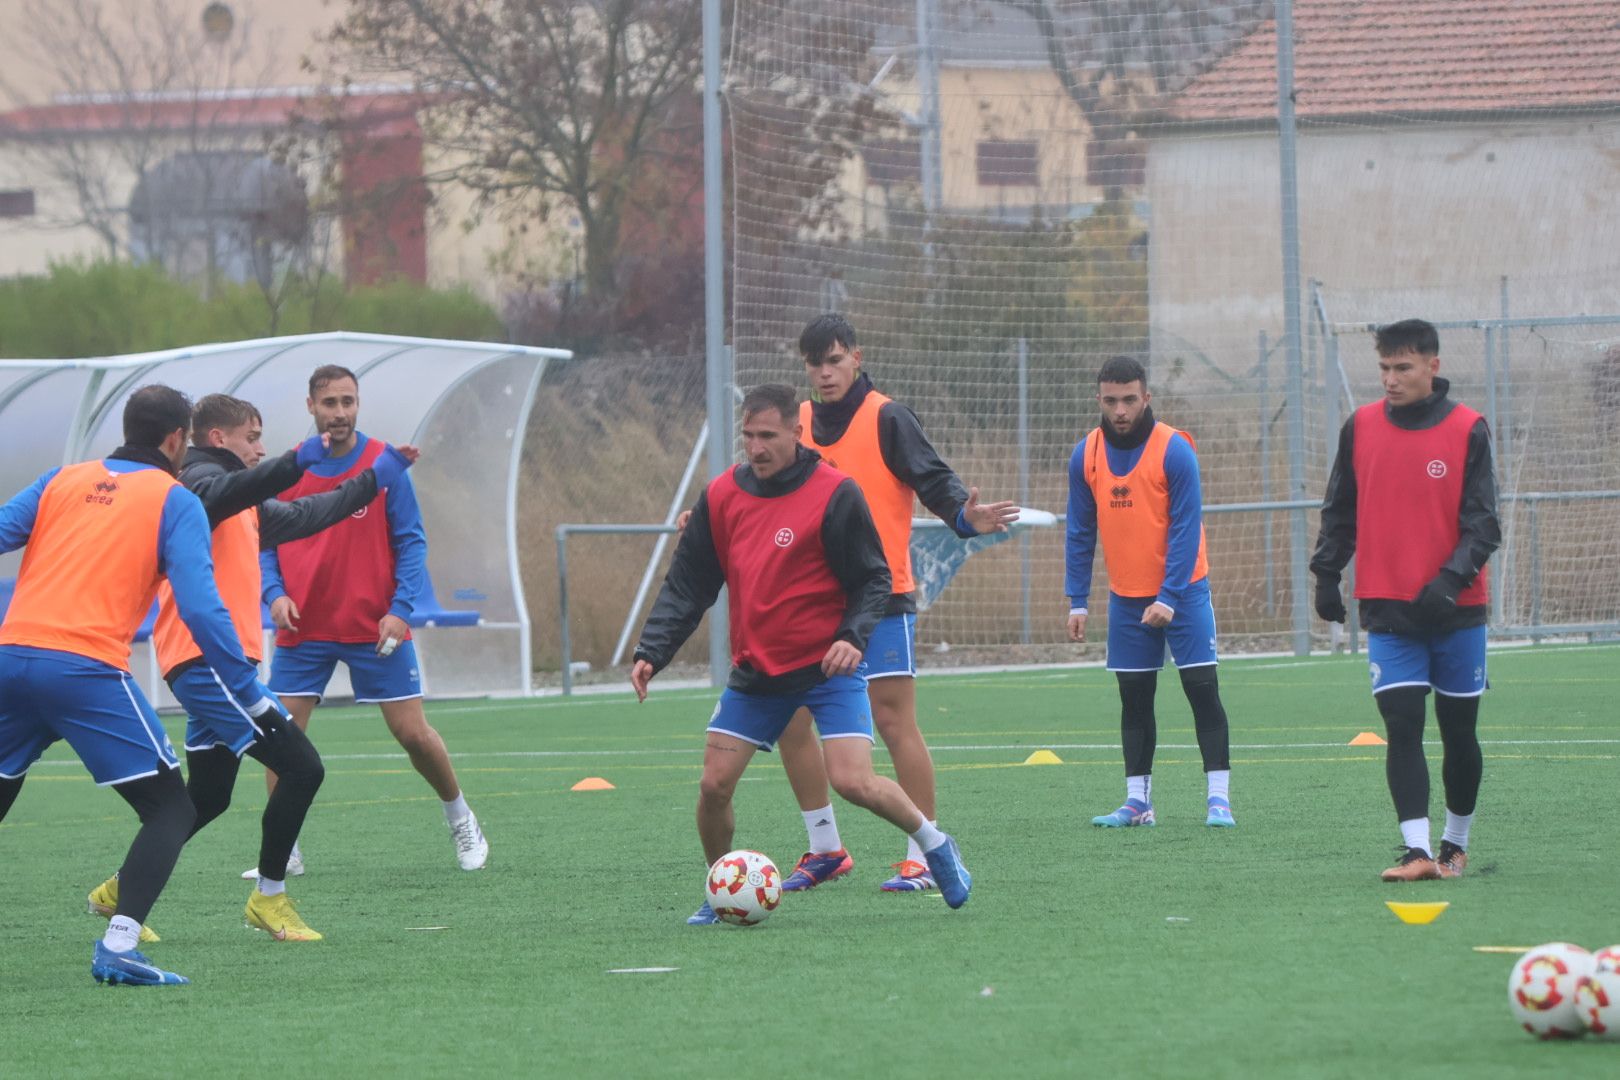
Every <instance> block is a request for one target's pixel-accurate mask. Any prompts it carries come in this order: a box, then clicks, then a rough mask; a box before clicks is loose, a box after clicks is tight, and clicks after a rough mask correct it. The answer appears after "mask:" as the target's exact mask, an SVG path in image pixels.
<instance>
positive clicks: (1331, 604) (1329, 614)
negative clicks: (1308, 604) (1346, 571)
mask: <svg viewBox="0 0 1620 1080" xmlns="http://www.w3.org/2000/svg"><path fill="white" fill-rule="evenodd" d="M1316 613H1317V614H1318V615H1320V616H1321V617H1322V618H1323V619H1325V620H1326V621H1328V622H1336V623H1342V622H1344V619H1345V610H1344V601H1343V600H1341V599H1339V582H1338V579H1336V578H1327V577H1322V576H1320V575H1318V576H1317V578H1316Z"/></svg>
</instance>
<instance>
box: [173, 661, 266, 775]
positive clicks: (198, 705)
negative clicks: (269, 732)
mask: <svg viewBox="0 0 1620 1080" xmlns="http://www.w3.org/2000/svg"><path fill="white" fill-rule="evenodd" d="M169 690H170V691H171V692H172V693H173V694H174V697H175V700H176V701H178V702H180V704H181V706H182V707H184V708H185V710H186V749H187V750H212V749H214V748H215V747H216V746H223V747H225V748H226V749H228V750H230V752H231V753H233V754H235V755H236V756H237V757H241V756H242V754H243V753H244V752H245V751H246V750H247V748H248V747H250V746H252V745H253V742H254V740H255V739H257V738H258V737H259V728H258V726H257V725H256V724H254V722H253V719H252V717H250V716H248V714H247V713H245V712H243V711H242V708H241V706H239V705H238V704H237V703H236V702H235V701H233V700H232V699H231V696H230V695H229V694H228V693H226V692H225V687H224V686H223V685H221V684H220V681H219V677H218V676H217V675H215V674H214V669H213V668H211V667H209V666H208V665H207V664H193V665H191V666H190V667H188V668H186V670H184V671H182V672H181V673H180V674H179V675H176V676H175V678H174V681H173V682H171V683H169Z"/></svg>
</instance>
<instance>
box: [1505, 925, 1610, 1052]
mask: <svg viewBox="0 0 1620 1080" xmlns="http://www.w3.org/2000/svg"><path fill="white" fill-rule="evenodd" d="M1591 973H1592V954H1591V953H1589V952H1587V951H1586V950H1585V949H1583V948H1581V947H1580V946H1579V945H1571V944H1569V943H1568V942H1565V941H1555V942H1552V943H1551V944H1548V945H1538V946H1536V947H1535V948H1534V949H1531V950H1530V951H1529V952H1527V953H1525V954H1524V955H1523V956H1521V957H1519V962H1518V963H1517V964H1514V965H1513V974H1512V975H1510V976H1508V1008H1509V1009H1510V1010H1512V1012H1513V1019H1515V1020H1517V1021H1518V1022H1519V1024H1520V1025H1521V1026H1522V1027H1523V1028H1524V1030H1526V1031H1528V1032H1529V1033H1530V1034H1532V1035H1534V1036H1536V1037H1537V1038H1538V1039H1575V1038H1579V1037H1580V1034H1581V1031H1582V1030H1583V1029H1582V1027H1581V1019H1580V1014H1579V1013H1577V1012H1576V1009H1575V986H1576V984H1577V983H1579V982H1580V981H1581V980H1582V979H1583V978H1585V977H1586V976H1588V975H1590V974H1591Z"/></svg>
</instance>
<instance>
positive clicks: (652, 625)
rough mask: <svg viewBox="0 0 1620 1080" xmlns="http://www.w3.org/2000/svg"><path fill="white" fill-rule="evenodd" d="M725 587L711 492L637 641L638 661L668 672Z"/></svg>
mask: <svg viewBox="0 0 1620 1080" xmlns="http://www.w3.org/2000/svg"><path fill="white" fill-rule="evenodd" d="M725 583H726V576H725V572H724V571H723V570H721V569H720V557H719V556H718V555H717V554H715V550H714V534H713V532H712V531H711V530H710V528H709V494H708V492H706V491H705V492H704V493H703V494H702V495H700V496H699V497H698V501H697V505H696V506H694V507H693V508H692V517H691V519H690V520H689V521H687V523H686V529H685V530H684V531H683V532H682V533H681V539H680V542H679V543H677V544H676V545H675V554H674V556H673V557H671V559H670V562H669V573H667V574H665V575H664V586H663V588H661V589H659V590H658V599H657V600H655V601H654V602H653V607H652V612H651V613H650V614H649V615H648V616H647V622H646V625H644V626H643V627H642V628H641V639H640V640H639V641H637V642H636V651H635V659H637V660H645V661H647V663H649V664H651V665H652V666H653V670H654V671H655V672H656V671H662V670H664V668H665V667H667V666H668V665H669V662H670V661H671V660H673V659H675V654H676V653H677V652H679V651H680V648H681V646H682V645H684V644H686V639H687V638H689V637H691V636H692V631H694V630H696V629H697V625H698V623H699V622H701V621H702V620H703V613H704V612H705V611H708V610H709V608H710V607H712V606H713V605H714V601H715V599H716V598H717V597H718V596H719V595H720V589H721V587H722V586H723V585H725Z"/></svg>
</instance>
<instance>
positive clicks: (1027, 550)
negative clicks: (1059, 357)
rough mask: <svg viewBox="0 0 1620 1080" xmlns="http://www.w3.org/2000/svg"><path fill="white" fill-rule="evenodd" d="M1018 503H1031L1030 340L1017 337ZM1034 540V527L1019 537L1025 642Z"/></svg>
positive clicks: (1029, 630) (1029, 635)
mask: <svg viewBox="0 0 1620 1080" xmlns="http://www.w3.org/2000/svg"><path fill="white" fill-rule="evenodd" d="M1018 505H1019V506H1028V505H1029V339H1028V338H1019V339H1018ZM1034 542H1035V538H1034V536H1033V535H1031V530H1029V529H1025V530H1024V535H1023V536H1022V537H1021V538H1020V539H1019V541H1018V543H1019V546H1020V547H1021V548H1022V551H1021V552H1020V553H1019V563H1020V565H1019V589H1020V594H1021V596H1022V598H1023V607H1024V637H1023V641H1024V644H1025V645H1028V644H1029V643H1030V642H1031V641H1032V640H1033V639H1034V626H1033V624H1032V622H1031V619H1030V610H1029V605H1030V593H1031V583H1032V581H1033V578H1034V566H1033V563H1032V559H1033V557H1034V549H1033V548H1032V547H1031V546H1030V545H1031V544H1033V543H1034Z"/></svg>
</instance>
